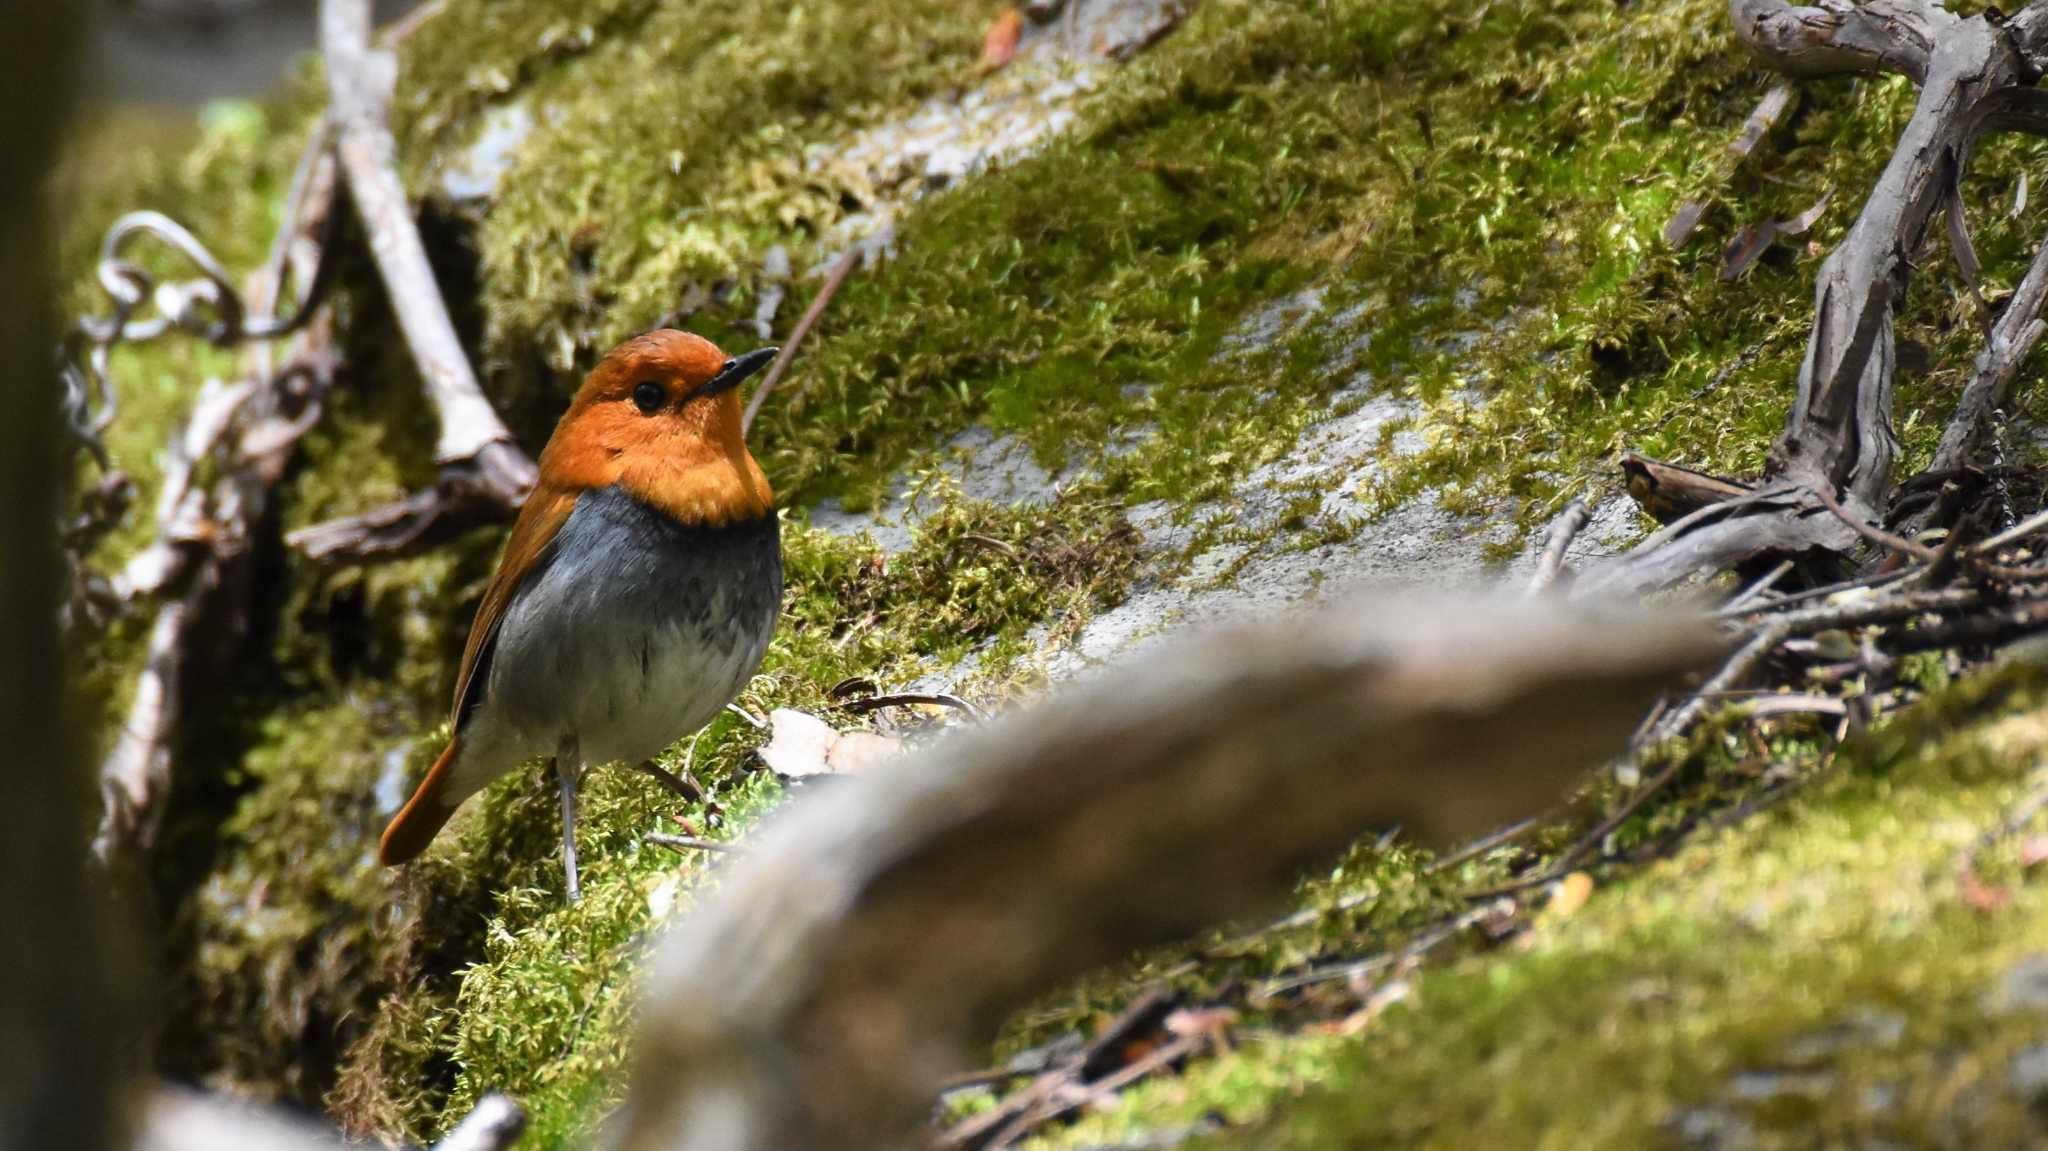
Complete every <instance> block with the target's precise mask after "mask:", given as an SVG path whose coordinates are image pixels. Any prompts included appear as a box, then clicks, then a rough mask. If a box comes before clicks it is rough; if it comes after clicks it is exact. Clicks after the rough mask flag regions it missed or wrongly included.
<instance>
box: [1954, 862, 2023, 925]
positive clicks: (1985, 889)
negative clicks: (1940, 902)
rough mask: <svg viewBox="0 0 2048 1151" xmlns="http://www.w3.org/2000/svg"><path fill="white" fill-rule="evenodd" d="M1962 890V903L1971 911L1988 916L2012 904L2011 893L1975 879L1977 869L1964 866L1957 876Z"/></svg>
mask: <svg viewBox="0 0 2048 1151" xmlns="http://www.w3.org/2000/svg"><path fill="white" fill-rule="evenodd" d="M1957 880H1958V882H1960V883H1961V885H1962V889H1963V902H1964V903H1965V904H1968V905H1969V906H1970V908H1971V909H1972V910H1975V911H1981V912H1984V913H1985V914H1987V915H1988V914H1990V913H1991V912H1994V911H2003V910H2004V909H2005V906H2006V904H2008V903H2011V902H2012V893H2011V892H2009V891H2007V890H2005V889H2004V888H2002V887H1992V886H1991V885H1989V884H1987V883H1985V882H1984V881H1983V880H1982V879H1979V878H1978V877H1977V869H1976V868H1974V867H1971V866H1969V865H1968V864H1965V865H1964V866H1963V869H1962V874H1961V875H1959V876H1957Z"/></svg>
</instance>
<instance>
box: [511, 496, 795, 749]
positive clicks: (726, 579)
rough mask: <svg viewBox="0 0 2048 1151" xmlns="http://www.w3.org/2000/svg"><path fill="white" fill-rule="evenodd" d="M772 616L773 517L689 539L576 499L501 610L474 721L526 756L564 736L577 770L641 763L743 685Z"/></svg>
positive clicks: (777, 597) (647, 517) (664, 521)
mask: <svg viewBox="0 0 2048 1151" xmlns="http://www.w3.org/2000/svg"><path fill="white" fill-rule="evenodd" d="M781 602H782V546H781V534H780V528H779V526H778V524H777V523H776V520H775V517H774V515H773V514H772V513H771V514H769V515H767V516H764V517H761V518H760V519H757V520H753V521H747V522H741V523H737V524H732V525H728V526H721V527H702V526H690V525H685V524H680V523H677V522H676V521H675V520H673V519H671V518H669V517H668V516H666V515H663V514H661V513H659V512H657V511H655V510H654V509H653V508H651V507H649V506H648V505H646V504H644V503H641V502H640V501H639V500H637V499H634V498H633V497H632V496H630V495H627V494H626V493H624V492H622V491H620V490H619V489H617V488H604V489H600V490H597V491H592V492H586V493H584V494H583V495H582V496H580V497H579V498H578V499H577V501H576V508H575V510H574V511H572V512H571V513H570V515H569V519H568V521H567V522H566V523H564V524H563V526H562V529H561V531H560V532H559V533H557V535H556V537H555V539H554V541H553V543H552V544H551V545H550V547H549V549H548V551H547V553H546V554H545V555H544V556H543V557H542V559H541V562H540V565H539V567H538V570H537V571H535V572H534V573H533V574H532V575H530V576H528V577H527V580H526V582H525V584H523V585H522V586H521V588H520V590H519V591H518V592H516V593H515V594H514V596H513V599H512V602H511V603H510V604H509V605H508V606H507V608H506V612H505V619H504V623H503V624H502V625H501V627H500V629H499V633H498V638H497V642H496V645H495V650H494V651H493V652H492V653H491V656H490V659H491V666H490V669H489V678H488V680H487V684H488V687H487V690H486V695H485V698H484V700H482V701H481V706H480V708H479V709H478V710H479V711H480V712H486V713H490V714H489V719H490V720H491V721H493V722H492V724H491V726H493V727H497V728H499V729H500V730H501V731H503V733H504V735H506V736H509V737H512V738H511V739H509V740H508V741H507V742H510V743H518V744H523V745H526V746H525V747H524V748H523V751H524V754H527V755H535V754H544V753H546V752H549V751H552V750H553V747H554V744H555V741H556V740H558V739H559V738H560V737H561V736H562V735H564V734H573V735H575V736H576V737H577V738H578V739H579V740H580V742H581V745H582V753H583V758H584V760H585V762H587V763H592V764H597V763H607V762H612V761H615V760H638V759H645V758H647V757H649V756H652V755H654V754H655V753H657V752H659V751H661V750H662V749H663V748H665V747H667V746H668V745H669V744H671V743H673V742H674V741H675V740H677V739H679V738H681V737H682V736H684V735H687V734H688V733H690V732H692V731H694V730H696V729H697V728H699V727H702V726H703V725H704V724H705V723H706V722H708V721H709V720H710V719H711V718H712V717H713V716H715V715H716V714H717V713H718V710H719V709H720V708H721V707H724V706H725V704H726V703H727V702H728V701H729V700H731V698H732V697H733V695H734V693H736V692H737V691H738V690H739V689H740V688H741V687H742V686H744V685H745V683H746V681H747V679H748V677H750V676H752V675H753V673H754V669H755V668H756V667H758V666H759V665H760V662H761V656H762V654H763V653H764V652H765V651H766V650H767V647H768V639H769V637H770V635H771V634H772V633H773V632H774V630H775V617H776V614H777V612H778V611H779V609H780V606H781ZM479 718H480V719H481V718H483V717H482V716H479ZM508 750H509V749H508Z"/></svg>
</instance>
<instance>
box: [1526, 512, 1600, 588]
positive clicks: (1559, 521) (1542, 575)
mask: <svg viewBox="0 0 2048 1151" xmlns="http://www.w3.org/2000/svg"><path fill="white" fill-rule="evenodd" d="M1592 514H1593V513H1592V509H1590V508H1588V507H1587V506H1586V501H1585V500H1573V501H1572V502H1571V503H1570V504H1569V505H1567V506H1566V507H1565V509H1564V511H1563V513H1562V514H1560V515H1559V516H1558V517H1557V518H1556V519H1555V520H1552V521H1551V523H1550V531H1549V533H1548V535H1546V536H1545V538H1544V541H1543V555H1542V558H1540V559H1538V560H1537V561H1536V573H1535V574H1534V575H1532V576H1530V577H1529V594H1530V595H1537V594H1540V593H1541V592H1542V591H1543V589H1545V588H1547V587H1549V586H1550V585H1551V584H1552V583H1553V582H1554V581H1555V580H1556V579H1557V576H1558V573H1559V572H1562V571H1563V570H1564V557H1565V552H1566V551H1567V550H1569V549H1570V548H1571V546H1572V541H1573V540H1575V539H1577V538H1578V536H1579V533H1580V532H1581V531H1583V530H1585V527H1586V521H1587V520H1588V519H1590V518H1591V517H1592Z"/></svg>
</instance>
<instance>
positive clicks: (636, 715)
mask: <svg viewBox="0 0 2048 1151" xmlns="http://www.w3.org/2000/svg"><path fill="white" fill-rule="evenodd" d="M646 648H647V651H648V655H649V658H648V659H647V661H646V665H645V671H644V672H643V671H642V664H641V661H640V659H639V654H638V649H637V648H636V649H634V650H631V651H621V652H618V653H616V654H615V658H611V659H604V660H600V661H597V666H599V667H605V668H609V669H610V670H609V671H608V672H605V673H601V674H599V675H597V676H595V677H593V678H592V679H590V680H589V681H587V682H585V683H583V684H581V685H579V686H580V690H578V691H575V692H574V693H573V698H572V699H571V701H570V704H569V707H568V709H567V713H568V714H567V716H566V718H567V720H568V723H567V725H566V726H567V727H568V728H570V729H571V731H572V733H573V734H574V735H575V736H576V738H577V741H578V744H579V750H580V751H581V752H582V755H583V761H584V762H585V763H589V764H600V763H611V762H614V761H621V760H623V761H638V760H643V759H648V758H651V757H653V756H654V755H657V754H659V753H660V752H661V751H662V750H663V749H665V748H667V747H668V745H670V744H672V743H674V742H675V741H676V740H678V739H681V738H682V737H684V736H686V735H688V734H690V733H691V732H693V731H696V730H697V729H698V728H700V727H703V726H704V725H705V724H706V723H709V722H710V721H711V720H712V718H713V717H715V716H716V715H717V714H718V710H719V709H720V708H722V707H724V706H725V702H726V701H727V700H729V699H731V698H732V697H733V696H734V695H735V694H736V693H737V692H738V691H739V689H740V688H741V687H742V686H744V684H745V682H746V679H747V676H748V675H749V674H750V673H751V672H752V671H753V668H754V665H755V664H756V663H758V662H759V661H760V652H759V651H758V650H750V649H749V647H748V645H745V644H736V645H732V646H729V647H725V648H723V649H721V647H720V646H719V645H717V644H709V643H705V642H703V640H702V639H701V638H695V637H692V636H689V635H686V634H684V633H683V631H682V630H681V629H679V628H662V629H660V630H658V631H657V632H656V633H655V634H653V635H651V636H649V637H648V643H647V645H646Z"/></svg>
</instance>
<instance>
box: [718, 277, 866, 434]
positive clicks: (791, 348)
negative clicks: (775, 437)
mask: <svg viewBox="0 0 2048 1151" xmlns="http://www.w3.org/2000/svg"><path fill="white" fill-rule="evenodd" d="M859 263H860V245H859V244H854V245H851V246H849V247H848V248H847V249H846V252H845V253H844V254H843V255H841V256H840V257H839V262H838V263H836V264H834V265H832V274H831V275H830V276H827V277H826V278H825V286H824V287H822V288H819V289H818V294H817V295H816V296H813V297H812V298H811V306H810V307H808V308H805V309H804V314H803V315H802V316H800V317H798V318H797V321H796V327H795V328H793V329H791V330H790V333H789V342H788V343H786V344H784V345H782V354H781V355H778V356H776V357H775V362H774V363H772V364H770V365H768V374H767V375H765V376H763V377H761V386H760V387H758V388H755V389H754V395H753V398H752V399H750V400H748V401H747V411H746V414H745V415H744V416H742V417H741V418H740V434H741V435H745V434H746V433H747V429H749V428H751V427H753V426H754V416H755V415H756V414H758V413H759V412H760V410H761V405H762V404H763V403H765V402H767V399H768V393H769V392H772V391H774V390H775V385H776V384H777V383H779V382H780V381H781V380H782V373H783V372H785V371H787V370H788V369H789V362H790V361H791V360H793V359H795V358H796V350H797V348H798V347H800V346H802V344H803V342H804V337H805V336H808V335H810V334H811V328H812V327H814V326H815V325H816V324H817V322H818V317H820V316H822V315H824V314H825V305H827V304H829V303H831V302H832V297H833V295H834V294H835V293H837V292H838V291H839V285H841V284H844V283H845V282H846V278H847V277H848V276H850V275H852V274H853V269H854V267H855V266H856V265H858V264H859Z"/></svg>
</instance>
